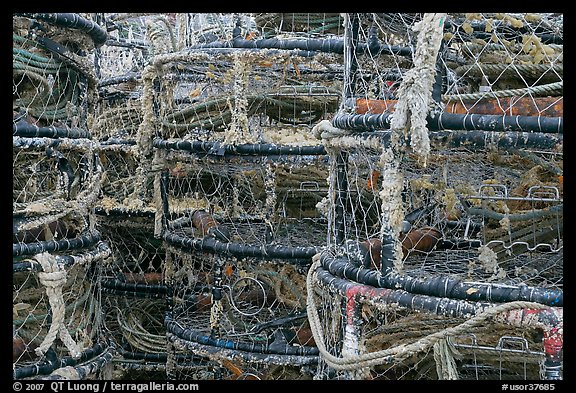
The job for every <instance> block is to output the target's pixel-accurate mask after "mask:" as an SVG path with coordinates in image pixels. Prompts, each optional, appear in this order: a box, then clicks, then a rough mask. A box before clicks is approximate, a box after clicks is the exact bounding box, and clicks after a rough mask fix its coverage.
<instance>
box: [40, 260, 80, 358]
mask: <svg viewBox="0 0 576 393" xmlns="http://www.w3.org/2000/svg"><path fill="white" fill-rule="evenodd" d="M34 259H35V260H36V261H37V262H38V263H39V264H40V266H42V270H43V271H41V272H38V279H39V280H40V283H41V284H42V285H44V287H45V288H46V295H47V296H48V301H49V303H50V309H51V310H52V324H51V325H50V329H49V330H48V333H47V334H46V337H44V340H43V341H42V343H41V344H40V345H39V346H38V348H36V354H37V355H38V356H43V355H44V354H45V353H46V351H48V349H49V348H50V347H51V346H52V344H53V343H54V340H55V339H56V337H57V336H59V337H60V340H61V341H62V343H64V345H65V346H66V348H68V350H69V351H70V355H72V357H73V358H79V357H80V355H81V349H80V347H79V346H78V344H76V342H75V341H74V339H73V338H72V336H70V332H68V329H67V328H66V324H65V323H64V320H65V311H66V309H65V302H64V297H63V296H62V288H63V287H64V285H65V284H66V276H67V274H66V270H64V268H63V267H62V266H60V265H59V264H58V261H57V260H56V257H54V256H53V255H50V254H49V253H48V252H43V253H40V254H37V255H35V256H34Z"/></svg>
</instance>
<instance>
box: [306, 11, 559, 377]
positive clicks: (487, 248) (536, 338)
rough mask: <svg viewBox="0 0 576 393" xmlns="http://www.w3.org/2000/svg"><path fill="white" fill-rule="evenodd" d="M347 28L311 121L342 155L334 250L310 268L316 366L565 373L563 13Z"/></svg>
mask: <svg viewBox="0 0 576 393" xmlns="http://www.w3.org/2000/svg"><path fill="white" fill-rule="evenodd" d="M345 27H346V32H345V37H346V38H345V43H346V45H347V47H346V52H345V66H346V70H345V75H346V76H345V81H344V92H345V94H344V102H343V105H342V107H341V109H340V111H339V113H338V114H337V115H336V116H335V117H334V118H333V119H332V121H331V124H326V123H325V124H319V125H318V126H317V132H318V133H320V134H321V136H322V138H323V140H324V145H325V146H326V149H327V151H328V152H329V154H330V157H331V163H332V164H331V170H330V173H331V178H330V192H329V195H330V196H331V198H332V199H331V200H330V201H329V203H328V206H330V217H331V219H330V222H331V224H332V225H330V228H331V230H330V233H329V239H328V247H327V248H325V249H323V250H322V251H321V252H320V253H319V254H317V255H316V256H315V257H314V259H315V262H314V265H313V266H312V268H311V269H310V271H309V273H308V278H307V288H308V316H309V323H310V326H311V328H312V332H313V336H314V338H315V341H316V344H317V345H318V348H319V350H320V359H321V362H320V363H321V364H320V369H319V374H318V375H317V377H318V378H341V379H540V378H543V379H557V378H560V375H561V369H562V338H563V329H562V326H563V324H562V321H563V319H562V315H563V314H562V304H563V303H562V300H563V292H562V282H563V280H562V255H563V251H562V250H563V244H562V211H563V199H562V124H563V122H562V116H563V114H562V95H561V88H562V71H561V70H562V49H561V48H562V47H561V42H562V35H561V27H560V28H559V27H558V24H557V20H556V19H555V17H554V16H550V17H549V18H547V17H544V16H542V15H539V16H535V15H529V14H525V15H514V16H512V15H510V14H507V15H495V16H484V15H480V14H474V15H468V14H466V15H452V14H450V15H446V14H409V15H407V14H384V15H380V14H378V15H364V14H359V15H350V16H349V17H348V19H347V22H346V25H345ZM363 48H366V49H365V50H363ZM536 70H537V71H536ZM399 81H401V82H400V83H398V82H399ZM556 89H560V90H556ZM342 130H346V131H347V132H346V134H345V135H344V136H341V132H342ZM334 131H337V132H334Z"/></svg>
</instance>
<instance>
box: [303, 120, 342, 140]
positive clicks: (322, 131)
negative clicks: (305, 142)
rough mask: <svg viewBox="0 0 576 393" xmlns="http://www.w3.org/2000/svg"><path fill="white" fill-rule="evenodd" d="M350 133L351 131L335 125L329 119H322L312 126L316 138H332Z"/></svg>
mask: <svg viewBox="0 0 576 393" xmlns="http://www.w3.org/2000/svg"><path fill="white" fill-rule="evenodd" d="M348 134H350V132H349V131H347V130H343V129H341V128H336V127H334V126H333V125H332V123H330V121H329V120H322V121H321V122H320V123H318V124H316V125H315V126H314V127H313V128H312V135H314V137H316V139H330V138H336V137H339V136H344V135H348Z"/></svg>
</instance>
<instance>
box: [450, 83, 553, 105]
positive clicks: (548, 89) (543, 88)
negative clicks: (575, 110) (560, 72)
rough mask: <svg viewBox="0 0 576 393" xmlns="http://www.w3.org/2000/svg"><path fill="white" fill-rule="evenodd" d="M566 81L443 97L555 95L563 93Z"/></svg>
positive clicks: (469, 98) (478, 97)
mask: <svg viewBox="0 0 576 393" xmlns="http://www.w3.org/2000/svg"><path fill="white" fill-rule="evenodd" d="M563 85H564V81H560V82H554V83H548V84H546V85H538V86H529V87H525V88H523V89H507V90H490V91H486V92H482V93H470V94H447V95H443V96H442V100H443V101H449V100H456V99H459V100H479V99H481V98H506V97H515V96H522V95H525V94H530V95H539V96H541V95H554V94H558V93H560V94H561V93H562V91H563Z"/></svg>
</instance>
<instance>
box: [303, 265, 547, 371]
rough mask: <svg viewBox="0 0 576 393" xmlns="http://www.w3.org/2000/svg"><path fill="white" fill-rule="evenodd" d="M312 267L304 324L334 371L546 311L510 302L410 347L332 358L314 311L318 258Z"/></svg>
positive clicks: (396, 358)
mask: <svg viewBox="0 0 576 393" xmlns="http://www.w3.org/2000/svg"><path fill="white" fill-rule="evenodd" d="M312 260H313V263H312V266H311V267H310V270H309V271H308V275H307V277H306V290H307V300H308V301H307V303H308V304H307V307H306V311H307V313H308V320H309V323H310V329H311V330H312V335H313V336H314V340H315V342H316V345H317V347H318V350H319V351H320V355H321V357H322V358H323V360H324V361H326V363H327V364H328V365H329V366H330V367H332V368H334V369H335V370H356V369H360V368H363V367H372V366H376V365H380V364H384V363H392V362H401V361H402V360H405V359H407V358H409V357H410V356H412V355H413V354H415V353H418V352H422V351H424V350H427V349H429V348H430V347H432V346H433V345H434V344H435V343H437V342H438V341H439V340H442V339H445V338H446V337H450V336H457V335H460V334H462V333H466V332H470V331H471V330H472V329H473V328H475V327H477V326H480V325H482V324H483V323H485V322H486V321H487V320H489V319H491V318H493V317H494V316H496V315H498V314H500V313H503V312H506V311H510V310H514V309H524V308H530V309H543V308H548V306H545V305H543V304H539V303H534V302H523V301H517V302H510V303H504V304H501V305H497V306H494V307H490V308H488V309H486V310H485V311H484V312H482V313H480V314H478V315H476V316H474V317H472V318H470V319H468V320H467V321H465V322H463V323H462V324H460V325H458V326H455V327H451V328H447V329H444V330H441V331H439V332H436V333H433V334H430V335H428V336H426V337H423V338H421V339H420V340H417V341H416V342H414V343H411V344H408V345H406V344H402V345H398V346H396V347H393V348H389V349H385V350H380V351H376V352H371V353H367V354H362V355H355V356H346V357H336V356H334V355H332V354H331V353H330V352H329V351H328V350H327V349H326V345H325V343H324V332H323V329H322V326H321V321H320V317H319V315H318V309H317V308H316V303H315V300H314V275H315V272H316V269H317V268H318V266H319V265H320V254H316V255H315V256H314V257H313V258H312Z"/></svg>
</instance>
